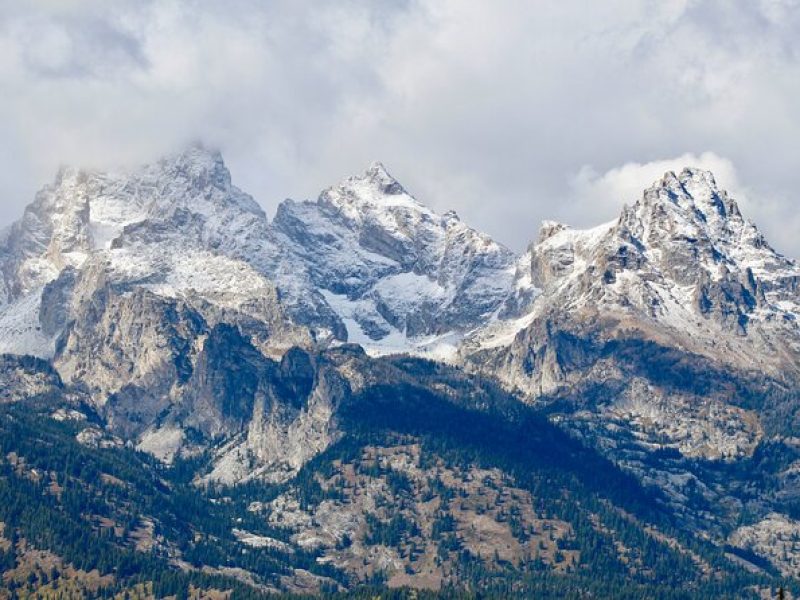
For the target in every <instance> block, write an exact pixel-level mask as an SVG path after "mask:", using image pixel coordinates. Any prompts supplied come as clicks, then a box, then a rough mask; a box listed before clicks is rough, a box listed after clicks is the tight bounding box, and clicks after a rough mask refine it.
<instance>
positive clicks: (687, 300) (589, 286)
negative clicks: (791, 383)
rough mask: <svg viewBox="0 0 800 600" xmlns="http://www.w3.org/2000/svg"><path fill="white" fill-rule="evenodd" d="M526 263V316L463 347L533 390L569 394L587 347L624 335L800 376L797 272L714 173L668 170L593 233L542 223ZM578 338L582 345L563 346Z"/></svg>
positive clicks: (742, 366) (732, 364)
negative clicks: (530, 293)
mask: <svg viewBox="0 0 800 600" xmlns="http://www.w3.org/2000/svg"><path fill="white" fill-rule="evenodd" d="M528 257H529V258H527V259H526V260H527V264H529V265H530V273H529V274H523V275H518V281H520V282H521V283H522V284H523V285H524V286H527V287H529V288H531V287H532V288H535V289H536V290H538V296H537V297H536V299H535V301H534V302H533V303H532V304H531V307H530V309H529V310H528V314H527V316H525V317H524V318H522V319H516V320H509V321H507V322H506V323H500V324H496V325H494V326H492V327H490V328H488V329H487V330H486V331H483V332H480V333H478V335H476V336H475V339H474V340H473V341H472V342H468V343H467V344H466V345H465V347H464V350H463V354H464V355H465V356H466V357H467V361H468V362H472V363H474V364H475V365H476V366H479V363H481V362H483V361H488V362H489V364H491V365H492V368H494V369H497V372H498V373H499V375H500V376H501V378H505V379H506V381H507V382H508V383H509V384H510V385H512V386H515V387H518V388H520V389H522V390H524V391H525V392H527V393H530V394H533V395H534V396H536V395H541V394H549V393H552V392H554V391H556V390H558V388H559V387H560V386H569V385H571V382H574V381H575V380H577V379H580V377H581V371H582V369H583V368H584V367H585V366H587V365H588V364H590V363H591V362H592V360H594V359H592V358H591V357H589V362H588V363H587V362H586V358H587V357H585V356H583V354H585V352H584V348H589V347H591V346H592V344H593V342H592V340H602V341H604V342H609V341H611V340H615V339H619V338H629V339H646V340H650V341H652V342H654V343H657V344H661V345H663V346H665V347H676V348H679V349H681V350H682V351H685V352H687V353H690V354H697V355H700V356H704V357H707V358H709V359H712V360H718V361H720V362H721V363H722V364H727V365H730V367H731V368H732V369H736V370H740V371H743V372H750V371H756V370H758V371H762V372H765V373H766V374H768V375H770V376H774V377H776V378H779V379H780V378H784V377H787V376H788V377H790V378H792V377H798V376H799V375H800V345H798V342H800V329H798V317H799V316H800V296H798V293H797V290H796V287H795V286H794V285H793V283H792V282H793V281H794V280H795V277H797V275H798V273H800V268H798V267H797V265H796V264H795V263H794V262H792V261H790V260H788V259H786V258H785V257H783V256H781V255H780V254H778V253H777V252H775V251H774V250H773V249H772V248H771V247H770V246H769V245H768V244H767V243H766V241H765V240H764V238H763V236H762V235H761V234H760V233H759V232H758V230H757V229H756V227H755V226H754V225H753V224H752V223H750V222H748V221H746V220H745V219H744V218H743V217H742V215H741V213H740V211H739V209H738V207H737V205H736V203H735V201H734V200H733V199H731V198H730V197H729V196H728V195H727V193H726V192H724V191H722V190H720V189H719V188H718V187H717V185H716V183H715V181H714V179H713V176H712V175H711V174H710V173H707V172H702V171H696V170H691V169H687V170H685V171H683V172H682V173H680V174H679V175H675V174H674V173H668V174H667V175H665V176H664V178H663V179H662V180H661V181H659V182H657V183H656V184H655V185H654V186H653V187H651V188H649V189H648V190H646V191H645V193H644V195H643V196H642V199H641V200H639V201H638V202H637V203H636V204H635V205H633V206H632V207H626V208H625V209H624V210H623V212H622V214H621V216H620V218H619V219H618V220H617V221H615V222H613V223H609V224H607V225H603V226H600V227H598V228H595V229H592V230H588V231H574V230H571V229H569V228H568V227H565V226H563V225H560V224H546V225H545V226H544V227H543V231H542V234H541V235H540V241H539V242H538V243H537V244H535V245H533V246H532V247H531V248H530V250H529V252H528ZM521 262H522V261H521ZM572 338H574V339H577V340H584V342H583V343H580V344H568V346H567V347H564V345H563V340H564V339H572ZM473 352H474V355H473V354H472V353H473ZM471 355H472V356H475V359H474V360H473V359H470V356H471ZM493 355H494V358H493V357H492V356H493Z"/></svg>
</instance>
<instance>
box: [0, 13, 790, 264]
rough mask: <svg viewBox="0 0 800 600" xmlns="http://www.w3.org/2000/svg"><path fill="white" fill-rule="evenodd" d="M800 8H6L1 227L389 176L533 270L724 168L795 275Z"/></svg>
mask: <svg viewBox="0 0 800 600" xmlns="http://www.w3.org/2000/svg"><path fill="white" fill-rule="evenodd" d="M799 98H800V0H719V1H714V0H709V1H691V0H608V1H604V2H585V1H583V0H580V1H579V0H575V1H572V0H556V1H552V2H551V1H549V0H537V1H536V2H531V1H528V0H525V1H522V0H521V1H515V0H485V1H477V0H385V1H383V2H378V1H373V0H340V1H338V2H325V1H316V2H304V1H302V0H285V1H284V0H271V1H269V2H264V1H255V0H225V1H222V0H220V1H219V2H213V1H202V2H201V1H199V0H198V1H184V2H177V1H170V0H130V1H114V0H96V1H93V0H85V1H80V0H50V1H44V0H26V1H24V2H20V1H18V0H0V140H2V142H1V143H0V183H1V184H2V187H1V188H0V193H1V194H2V195H1V196H0V203H1V204H0V221H1V222H4V223H5V222H8V221H10V220H11V219H13V218H15V217H16V216H18V215H19V214H20V213H21V211H22V208H23V207H24V205H25V204H26V203H27V202H29V201H30V200H31V199H32V197H33V194H34V193H35V190H36V189H38V188H39V187H41V186H42V185H43V184H45V183H46V182H48V181H49V180H50V179H52V177H53V174H54V172H55V170H56V168H57V167H58V166H59V165H60V164H75V165H81V166H87V167H92V168H104V167H107V166H115V165H122V164H136V163H139V162H143V161H147V160H149V159H152V158H155V157H158V156H159V155H162V154H165V153H168V152H171V151H174V150H175V149H177V148H180V147H181V146H183V145H185V144H187V143H188V142H190V141H192V140H203V141H205V142H206V143H207V144H209V145H213V146H217V147H219V148H220V149H221V150H222V152H223V154H224V156H225V158H226V161H227V163H228V165H229V167H230V168H231V171H232V172H233V176H234V180H235V182H236V183H237V184H238V185H239V187H241V188H243V189H244V190H246V191H248V192H250V193H251V194H252V195H253V196H255V197H256V199H257V200H259V201H260V202H261V203H262V204H263V205H264V206H265V208H266V209H267V211H268V212H270V213H271V212H272V211H273V210H274V207H275V205H276V204H277V203H278V202H279V201H280V200H282V199H283V198H285V197H293V198H296V199H300V198H310V197H315V196H316V195H317V193H318V192H319V190H320V189H322V188H323V187H325V186H327V185H329V184H331V183H334V182H336V181H337V180H339V179H341V178H342V177H344V176H345V175H348V174H352V173H358V172H361V171H363V170H364V169H365V168H366V167H367V165H368V164H369V163H370V162H371V161H372V160H381V161H383V162H384V163H385V164H386V165H387V167H388V168H389V170H390V172H392V173H393V174H394V175H395V176H396V177H397V178H398V179H399V180H400V181H401V182H402V183H403V184H404V185H405V186H406V187H407V188H408V189H409V190H410V191H411V192H412V193H414V194H415V195H416V196H417V197H418V198H420V199H421V200H423V201H424V202H426V203H428V204H430V205H432V206H433V207H435V208H437V209H441V210H446V209H449V208H454V209H456V210H457V211H458V213H459V214H460V215H461V217H462V218H463V219H464V220H466V221H468V222H469V223H470V224H472V225H474V226H476V227H478V228H481V229H484V230H486V231H488V232H489V233H491V234H493V235H494V236H495V237H496V238H497V239H498V240H500V241H502V242H505V243H506V244H508V245H509V246H511V247H512V248H514V249H521V248H522V247H523V246H524V245H525V244H526V243H527V242H528V241H529V240H531V239H532V238H534V237H535V236H536V233H537V231H538V227H539V222H540V221H541V220H542V219H557V220H563V221H566V222H569V223H572V224H574V225H577V226H585V225H592V224H597V223H599V222H601V221H603V220H608V219H611V218H613V217H614V216H615V215H616V214H617V213H618V211H619V208H620V207H621V205H622V204H623V203H624V202H626V201H627V202H631V201H633V200H634V199H635V197H636V196H637V194H638V192H639V191H640V190H641V188H643V187H644V186H646V185H647V184H648V183H650V182H651V181H652V180H653V179H655V178H656V177H658V176H660V175H661V174H662V173H663V172H664V171H666V170H668V169H679V168H681V167H682V166H684V165H696V166H701V167H706V168H711V169H712V170H713V171H714V172H715V173H716V175H717V179H718V180H719V181H720V182H721V183H722V184H724V185H725V186H726V187H728V188H729V189H731V190H732V191H733V192H734V193H735V194H736V196H737V197H739V198H740V200H741V204H742V208H743V210H744V211H745V212H746V214H747V215H748V216H750V217H751V218H752V219H753V220H755V221H756V222H757V223H758V224H759V225H760V226H761V227H762V229H764V230H765V231H766V233H767V235H768V238H769V239H770V240H771V241H772V242H773V244H774V245H775V246H776V247H777V248H778V249H779V250H781V251H783V252H785V253H787V254H789V255H792V256H795V257H800V236H799V235H797V233H798V232H800V216H799V214H798V213H800V210H798V208H800V206H798V201H800V100H799Z"/></svg>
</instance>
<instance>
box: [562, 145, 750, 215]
mask: <svg viewBox="0 0 800 600" xmlns="http://www.w3.org/2000/svg"><path fill="white" fill-rule="evenodd" d="M685 167H696V168H699V169H704V170H706V171H711V172H712V173H714V178H715V179H716V181H717V184H718V185H720V186H721V187H722V188H724V189H727V190H728V191H729V192H730V193H731V194H732V195H733V196H734V198H736V200H737V201H738V202H739V203H741V204H744V205H746V204H747V193H746V191H745V190H744V188H743V187H742V185H741V183H740V182H739V177H738V174H737V173H736V169H735V168H734V166H733V163H732V162H731V161H730V160H728V159H727V158H723V157H720V156H717V155H716V154H714V153H713V152H704V153H703V154H700V155H699V156H698V155H694V154H691V153H687V154H683V155H681V156H678V157H676V158H671V159H664V160H654V161H651V162H648V163H637V162H630V163H626V164H624V165H622V166H620V167H615V168H613V169H609V170H608V171H606V172H605V173H598V172H597V171H596V170H595V169H594V168H593V167H591V166H588V165H587V166H584V167H582V168H581V169H580V170H579V171H578V173H577V174H575V176H574V177H573V178H572V180H571V182H570V186H571V188H572V194H571V198H570V202H569V203H567V205H566V206H567V210H566V211H565V212H567V213H568V214H570V215H571V216H572V219H571V220H570V222H575V223H576V224H580V225H590V224H592V223H599V222H602V221H606V220H610V219H612V218H614V217H616V216H617V215H619V212H620V210H621V208H622V206H623V205H624V204H629V205H630V204H633V203H634V202H635V201H636V200H638V199H639V198H640V197H641V195H642V192H643V190H645V189H646V188H648V187H650V186H651V185H652V184H653V183H654V182H655V181H657V180H658V179H660V178H661V177H662V176H663V175H664V173H666V172H668V171H673V172H676V173H679V172H680V171H682V170H683V169H684V168H685ZM743 208H744V206H743Z"/></svg>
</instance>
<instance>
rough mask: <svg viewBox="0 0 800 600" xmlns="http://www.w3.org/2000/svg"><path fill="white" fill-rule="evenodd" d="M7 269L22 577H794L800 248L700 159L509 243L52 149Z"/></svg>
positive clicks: (414, 582) (588, 583) (3, 291)
mask: <svg viewBox="0 0 800 600" xmlns="http://www.w3.org/2000/svg"><path fill="white" fill-rule="evenodd" d="M0 271H1V272H2V279H1V280H0V351H1V352H2V353H3V354H2V356H1V357H0V382H1V383H2V386H0V430H2V435H0V559H2V566H3V569H4V575H3V579H2V581H3V582H5V583H4V585H6V586H7V587H8V588H9V589H11V590H15V589H17V588H20V586H28V588H31V589H33V588H36V589H38V590H39V591H40V592H41V593H45V592H47V591H48V590H50V588H53V586H55V588H53V589H57V588H58V586H62V588H58V589H69V590H71V593H73V594H74V596H70V597H96V595H98V594H101V593H102V594H106V595H107V596H108V597H116V596H114V595H115V594H118V595H119V596H118V597H120V598H121V597H137V598H139V597H141V598H144V597H167V596H172V595H176V596H177V595H179V594H183V593H192V594H194V596H193V597H209V598H211V597H230V596H231V595H234V596H236V597H253V596H255V597H258V596H260V595H266V594H282V593H297V594H329V595H337V594H338V595H343V596H344V595H348V594H350V595H355V597H360V596H358V594H374V593H380V591H381V590H383V589H385V588H386V587H387V586H388V587H391V588H397V589H400V590H417V591H419V593H431V594H433V593H437V594H442V595H447V594H451V597H463V596H464V595H465V594H470V593H472V594H477V595H482V596H481V597H502V598H506V597H513V596H518V597H542V598H548V597H553V598H556V597H558V598H561V597H619V598H651V597H659V598H687V597H688V598H691V597H698V598H707V597H715V596H718V597H737V598H738V597H753V598H759V597H770V596H769V594H770V593H772V591H774V590H777V589H778V587H781V588H784V589H785V590H786V591H787V593H795V594H796V593H798V592H800V542H798V540H800V510H799V509H798V508H799V507H800V483H799V481H800V480H798V473H800V442H799V441H798V440H800V323H799V322H798V320H799V319H800V266H798V264H797V263H796V262H795V261H793V260H791V259H789V258H787V257H785V256H783V255H781V254H780V253H778V252H777V251H776V250H775V249H773V248H772V247H771V246H770V245H769V243H768V241H767V240H766V239H765V238H764V236H763V235H762V234H761V232H760V231H759V230H758V228H757V227H756V226H755V225H754V224H753V223H752V222H750V221H748V220H747V218H746V217H745V216H744V215H743V214H742V213H741V211H740V209H739V207H738V205H737V203H736V201H735V199H734V198H732V197H731V196H730V195H729V194H728V193H727V192H726V191H725V190H723V189H721V188H720V187H719V186H718V184H717V183H716V181H715V179H714V176H713V175H712V174H711V173H709V172H706V171H700V170H697V169H693V168H687V169H685V170H683V171H681V172H680V173H672V172H670V173H667V174H665V175H664V177H663V178H662V179H661V180H659V181H657V182H655V183H654V184H653V185H652V186H651V187H650V188H648V189H646V190H644V191H643V193H642V195H641V197H640V199H639V200H637V201H636V202H635V203H634V204H633V205H631V206H626V207H624V208H623V209H622V210H621V213H620V215H619V217H618V218H617V219H615V220H614V221H612V222H610V223H606V224H602V225H599V226H597V227H595V228H592V229H589V230H576V229H573V228H571V227H569V226H568V225H565V224H561V223H555V222H546V223H544V224H543V225H542V227H541V230H540V232H539V234H538V238H537V239H536V240H535V241H533V242H532V243H531V244H530V246H529V247H528V248H527V250H526V251H525V252H524V253H523V254H521V255H515V253H514V252H512V251H511V250H509V249H508V248H506V247H504V246H503V245H502V244H499V243H498V242H496V241H494V240H492V239H491V238H490V237H489V236H488V235H486V234H484V233H481V232H480V231H478V230H476V229H473V228H472V227H470V226H469V225H467V224H465V223H464V222H462V221H461V220H460V219H459V217H458V216H457V215H456V214H455V212H453V211H450V212H447V213H445V214H438V213H437V212H435V211H434V210H432V209H430V208H429V207H427V206H426V205H425V204H423V203H422V202H420V201H419V200H418V199H417V198H415V197H414V196H413V195H412V194H411V193H410V192H409V191H407V190H406V189H405V188H404V187H403V186H402V185H401V184H400V183H399V182H398V181H396V180H395V179H394V178H393V177H392V176H391V175H390V174H389V172H388V171H387V169H386V168H385V167H384V166H383V165H382V164H380V163H373V164H372V165H370V166H369V168H368V169H367V170H366V172H364V173H363V174H360V175H356V176H352V177H348V178H346V179H344V180H342V181H341V182H339V183H338V184H335V185H333V186H332V187H330V188H328V189H326V190H324V191H322V192H321V193H320V195H319V197H318V198H317V199H316V200H313V201H294V200H286V201H284V202H283V203H281V204H280V205H279V206H278V208H277V211H276V214H275V216H274V218H273V219H272V220H270V219H269V218H268V217H267V215H266V214H265V213H264V211H263V210H262V209H261V207H260V206H259V204H258V203H257V202H256V201H255V200H254V199H253V198H252V197H251V196H249V195H248V194H247V193H245V192H243V191H242V190H240V189H239V188H237V187H236V186H235V185H234V184H233V182H232V180H231V175H230V173H229V171H228V169H227V168H226V166H225V164H224V162H223V160H222V157H221V156H220V154H219V153H218V152H215V151H211V150H208V149H207V148H205V147H203V146H200V145H195V146H192V147H190V148H188V149H186V150H185V151H184V152H181V153H179V154H177V155H174V156H171V157H167V158H165V159H162V160H160V161H158V162H156V163H153V164H151V165H147V166H144V167H141V168H139V169H136V170H133V171H126V172H109V173H99V172H93V171H86V170H81V169H73V168H64V169H62V170H60V171H59V173H58V174H57V176H56V178H55V180H54V182H53V183H52V184H51V185H48V186H46V187H45V188H43V189H42V190H41V191H40V192H39V193H38V194H37V195H36V197H35V199H34V201H33V202H32V203H31V204H30V205H29V206H28V207H27V208H26V209H25V212H24V214H23V215H22V217H21V219H20V220H19V221H17V222H15V223H14V224H12V225H11V226H10V227H9V228H7V229H6V230H5V231H4V232H3V234H2V237H1V238H0ZM32 565H34V566H32ZM36 565H38V566H36ZM42 565H45V566H42ZM598 570H602V572H603V573H604V576H603V577H602V578H598V577H596V574H597V573H598V572H599V571H598ZM54 571H57V572H58V573H59V576H57V577H54V576H53V574H52V573H53V572H54ZM59 582H60V583H59ZM34 584H35V585H34ZM48 586H49V587H48ZM26 589H27V588H26ZM425 590H428V591H429V592H424V591H425ZM417 591H415V592H414V593H418V592H417ZM15 593H16V592H15ZM398 593H405V592H398ZM408 593H409V594H411V592H408ZM214 594H217V595H216V596H215V595H214ZM220 594H221V595H222V596H219V595H220ZM226 595H227V596H226ZM0 597H6V596H0ZM8 597H13V596H8ZM401 597H402V596H401ZM409 597H410V596H409Z"/></svg>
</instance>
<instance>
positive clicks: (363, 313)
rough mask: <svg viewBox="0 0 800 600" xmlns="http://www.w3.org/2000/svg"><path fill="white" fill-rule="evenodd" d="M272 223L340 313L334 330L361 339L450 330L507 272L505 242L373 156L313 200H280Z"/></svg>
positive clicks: (410, 342)
mask: <svg viewBox="0 0 800 600" xmlns="http://www.w3.org/2000/svg"><path fill="white" fill-rule="evenodd" d="M273 227H274V230H275V232H276V236H277V237H278V239H279V240H280V241H281V245H282V246H283V247H284V248H286V250H287V251H288V252H289V253H290V255H291V257H292V258H291V260H292V261H293V262H295V263H297V264H303V265H304V266H305V268H306V270H307V273H308V279H309V283H310V284H311V286H313V288H314V289H315V290H316V291H317V293H318V294H321V295H322V296H323V297H324V299H325V302H326V304H327V306H328V307H330V308H331V309H333V312H334V313H336V314H337V315H338V317H339V319H340V320H341V322H342V323H343V327H339V328H338V329H336V330H335V331H334V332H333V333H334V336H335V337H337V338H339V339H346V340H349V341H354V342H357V343H361V344H363V345H364V346H366V347H367V348H372V347H375V348H378V349H380V348H385V349H389V350H395V351H397V350H400V351H402V350H412V351H413V350H414V349H415V348H416V347H419V346H424V345H425V338H426V337H430V336H448V335H449V336H451V337H454V339H457V338H458V336H460V335H461V334H463V333H464V332H466V331H468V330H470V329H473V328H475V327H476V326H478V325H479V324H480V323H481V322H482V321H484V320H486V319H488V318H489V317H490V315H491V314H492V313H493V312H494V311H496V310H497V309H498V308H499V307H500V306H501V304H502V303H503V301H504V300H505V298H506V296H507V294H508V286H509V285H510V283H511V279H512V277H513V274H514V256H513V254H512V253H511V252H510V251H509V250H508V249H506V248H504V247H503V246H501V245H499V244H497V243H496V242H494V241H492V240H491V239H490V238H489V237H488V236H486V235H484V234H481V233H479V232H477V231H475V230H474V229H472V228H470V227H468V226H467V225H465V224H464V223H463V222H461V221H460V220H459V219H458V217H457V216H456V215H455V213H453V212H449V213H446V214H445V215H439V214H437V213H435V212H434V211H432V210H430V209H429V208H427V207H426V206H424V205H423V204H421V203H420V202H419V201H417V200H416V199H415V198H414V197H413V196H411V195H410V194H409V193H408V192H407V191H406V190H405V189H403V187H402V186H401V185H400V184H399V183H398V182H397V181H396V180H395V179H394V178H392V177H391V176H390V175H389V174H388V172H387V171H386V169H385V168H384V167H383V165H381V164H379V163H375V164H373V165H372V166H371V167H370V168H369V170H368V171H367V172H366V173H365V174H364V175H362V176H359V177H350V178H348V179H346V180H345V181H343V182H342V183H341V184H339V185H338V186H335V187H332V188H329V189H327V190H325V191H323V192H322V194H321V195H320V197H319V199H318V200H317V201H316V202H303V203H297V202H292V201H287V202H284V203H283V204H281V206H280V207H279V208H278V213H277V215H276V217H275V221H274V223H273ZM279 282H280V278H279ZM279 285H280V283H279ZM284 287H285V288H287V289H289V288H290V287H291V286H288V285H284ZM300 301H302V299H301V298H297V299H296V300H295V299H292V300H291V302H300ZM320 316H321V317H323V318H324V316H325V315H324V313H323V311H320ZM306 321H307V322H308V321H311V319H308V318H306Z"/></svg>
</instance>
